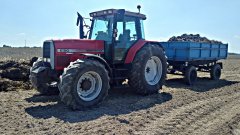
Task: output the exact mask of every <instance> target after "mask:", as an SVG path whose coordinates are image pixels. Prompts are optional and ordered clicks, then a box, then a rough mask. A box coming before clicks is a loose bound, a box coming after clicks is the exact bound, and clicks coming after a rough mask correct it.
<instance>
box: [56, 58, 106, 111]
mask: <svg viewBox="0 0 240 135" xmlns="http://www.w3.org/2000/svg"><path fill="white" fill-rule="evenodd" d="M109 81H110V79H109V76H108V71H107V70H106V69H105V67H104V65H103V64H101V63H100V62H98V61H95V60H90V59H85V60H77V61H75V62H72V63H71V64H70V65H69V66H68V67H67V68H65V69H64V72H63V74H62V76H61V77H60V84H59V86H58V87H59V90H60V97H61V101H62V102H64V103H65V104H66V105H68V106H69V107H71V108H72V109H73V110H79V109H84V108H87V107H91V106H94V105H97V104H99V103H100V102H102V101H103V100H104V99H105V98H106V96H107V95H108V90H109V88H110V85H109Z"/></svg>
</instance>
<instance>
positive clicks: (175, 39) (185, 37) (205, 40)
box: [168, 34, 222, 44]
mask: <svg viewBox="0 0 240 135" xmlns="http://www.w3.org/2000/svg"><path fill="white" fill-rule="evenodd" d="M186 41H189V42H200V43H210V44H222V42H220V41H216V40H210V39H208V38H206V37H201V36H200V35H199V34H196V35H194V34H183V35H181V36H177V37H176V36H173V37H171V38H170V39H169V40H168V42H186Z"/></svg>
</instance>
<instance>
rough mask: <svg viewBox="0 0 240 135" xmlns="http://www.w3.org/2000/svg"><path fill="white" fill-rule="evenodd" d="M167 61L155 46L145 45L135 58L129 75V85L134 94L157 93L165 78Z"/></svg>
mask: <svg viewBox="0 0 240 135" xmlns="http://www.w3.org/2000/svg"><path fill="white" fill-rule="evenodd" d="M166 72H167V61H166V57H165V54H164V51H163V49H162V48H161V47H159V46H157V45H146V46H145V47H143V48H142V49H141V50H140V51H139V52H138V53H137V55H136V56H135V58H134V61H133V63H132V69H131V71H130V75H129V85H130V86H131V87H132V88H133V89H134V90H135V91H136V93H139V94H143V95H148V94H153V93H157V92H158V91H159V89H161V88H162V85H163V83H164V81H165V78H166Z"/></svg>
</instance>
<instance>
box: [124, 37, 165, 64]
mask: <svg viewBox="0 0 240 135" xmlns="http://www.w3.org/2000/svg"><path fill="white" fill-rule="evenodd" d="M150 44H151V45H158V46H160V47H161V48H162V49H164V48H163V46H162V45H161V44H160V43H159V42H156V41H146V40H142V39H141V40H138V41H137V43H135V44H134V45H133V46H132V47H131V48H130V49H129V51H128V53H127V56H126V59H125V62H124V63H125V64H130V63H132V62H133V60H134V58H135V56H136V54H137V52H138V51H139V50H140V49H141V48H142V47H143V46H145V45H150Z"/></svg>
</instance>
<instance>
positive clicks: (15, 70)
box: [0, 61, 32, 91]
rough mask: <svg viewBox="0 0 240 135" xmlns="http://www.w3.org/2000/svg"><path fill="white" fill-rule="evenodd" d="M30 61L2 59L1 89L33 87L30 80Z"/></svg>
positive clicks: (10, 89)
mask: <svg viewBox="0 0 240 135" xmlns="http://www.w3.org/2000/svg"><path fill="white" fill-rule="evenodd" d="M30 67H31V62H28V61H21V62H16V61H1V62H0V91H14V90H17V89H23V90H29V89H31V88H32V86H31V84H30V82H29V69H30Z"/></svg>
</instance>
